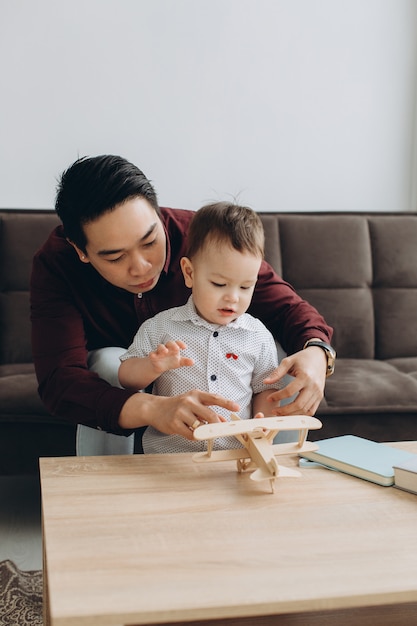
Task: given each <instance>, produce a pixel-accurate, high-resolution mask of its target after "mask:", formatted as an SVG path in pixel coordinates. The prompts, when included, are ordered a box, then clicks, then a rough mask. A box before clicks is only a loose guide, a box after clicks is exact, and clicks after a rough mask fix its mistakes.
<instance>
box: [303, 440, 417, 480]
mask: <svg viewBox="0 0 417 626" xmlns="http://www.w3.org/2000/svg"><path fill="white" fill-rule="evenodd" d="M315 443H317V445H318V446H319V449H318V450H316V451H314V452H305V453H304V452H303V453H300V456H301V457H303V458H305V459H309V460H310V461H316V462H318V463H321V464H322V465H325V466H327V467H330V468H332V469H337V470H339V471H341V472H345V473H346V474H351V475H352V476H357V477H358V478H363V479H364V480H369V481H371V482H374V483H377V484H378V485H382V486H384V487H389V486H391V485H393V484H394V480H395V475H394V465H399V464H400V463H404V462H406V461H408V460H411V459H412V458H414V459H417V455H416V454H413V453H412V452H407V451H405V450H400V449H398V448H393V447H391V446H389V445H387V444H385V443H377V442H375V441H371V440H369V439H364V438H362V437H356V436H355V435H343V436H341V437H332V438H330V439H322V440H321V441H316V442H315Z"/></svg>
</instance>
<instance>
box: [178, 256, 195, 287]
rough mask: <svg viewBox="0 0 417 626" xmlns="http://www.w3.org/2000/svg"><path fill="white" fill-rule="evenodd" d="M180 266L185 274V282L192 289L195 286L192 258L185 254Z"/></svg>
mask: <svg viewBox="0 0 417 626" xmlns="http://www.w3.org/2000/svg"><path fill="white" fill-rule="evenodd" d="M180 266H181V270H182V274H183V276H184V282H185V284H186V286H187V287H190V289H191V288H192V286H193V273H194V269H193V264H192V263H191V260H190V259H189V258H188V257H186V256H183V257H182V259H181V261H180Z"/></svg>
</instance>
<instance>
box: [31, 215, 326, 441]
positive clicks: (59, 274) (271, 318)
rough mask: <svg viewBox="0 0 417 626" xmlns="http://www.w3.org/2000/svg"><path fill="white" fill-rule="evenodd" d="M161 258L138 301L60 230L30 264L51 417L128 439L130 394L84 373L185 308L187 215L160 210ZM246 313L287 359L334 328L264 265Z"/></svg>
mask: <svg viewBox="0 0 417 626" xmlns="http://www.w3.org/2000/svg"><path fill="white" fill-rule="evenodd" d="M161 211H162V220H163V223H164V227H165V230H166V234H167V259H166V264H165V267H164V270H163V272H162V274H161V276H160V279H159V281H158V284H157V285H156V287H155V288H154V289H152V290H151V291H149V292H148V293H144V294H143V297H142V298H140V299H139V298H138V297H137V296H135V295H134V294H131V293H129V292H127V291H124V290H123V289H120V288H118V287H114V286H113V285H111V284H110V283H108V282H107V281H106V280H104V278H102V277H101V276H100V275H99V274H98V273H97V272H96V270H95V269H94V268H93V267H92V266H91V265H90V264H85V263H80V261H79V259H78V256H77V254H76V253H75V251H74V249H73V247H72V246H71V245H70V244H68V242H67V241H66V239H65V236H64V233H63V230H62V227H61V226H58V227H57V228H56V229H55V230H54V231H53V232H52V233H51V235H50V236H49V238H48V239H47V241H46V242H45V244H44V245H43V246H42V248H41V249H40V250H39V251H38V252H37V253H36V255H35V257H34V259H33V267H32V276H31V285H30V290H31V320H32V349H33V359H34V363H35V369H36V375H37V378H38V383H39V394H40V397H41V398H42V401H43V402H44V404H45V405H46V407H47V408H48V410H49V411H50V412H51V413H52V414H53V415H57V416H60V417H62V418H65V419H67V420H70V421H72V422H74V423H81V424H86V425H87V426H92V427H100V428H102V429H103V430H107V431H109V432H114V433H118V434H126V435H128V434H130V432H132V431H127V430H123V429H121V428H120V427H119V426H118V419H119V414H120V410H121V408H122V406H123V404H124V403H125V402H126V400H127V399H128V398H129V397H130V396H131V395H132V394H133V393H134V392H133V391H128V390H125V389H118V388H115V387H112V386H110V385H109V384H108V383H106V382H105V381H104V380H102V379H100V378H99V377H98V376H97V374H95V373H93V372H90V371H89V370H88V368H87V353H88V351H89V350H94V349H97V348H103V347H106V346H120V347H123V348H127V347H128V346H129V345H130V343H131V342H132V339H133V336H134V334H135V332H136V330H137V328H138V326H139V325H140V324H141V323H142V322H143V321H144V320H146V319H148V318H149V317H151V316H153V315H155V313H158V312H159V311H161V310H164V309H167V308H170V307H174V306H179V305H181V304H184V303H185V302H186V301H187V299H188V297H189V295H190V290H189V289H188V288H187V287H186V286H185V284H184V279H183V276H182V272H181V270H180V258H181V257H182V256H184V255H185V249H186V233H187V231H188V226H189V223H190V219H191V218H192V215H193V213H192V212H191V211H185V210H181V209H166V208H163V209H161ZM248 312H249V313H251V314H252V315H253V316H255V317H258V318H259V319H261V320H262V321H263V322H264V324H265V325H266V326H267V327H268V328H269V330H270V331H271V332H272V334H273V335H274V337H276V338H277V339H278V340H279V342H280V343H281V345H282V346H283V348H284V350H286V351H287V352H288V353H293V352H296V351H297V350H300V349H301V348H302V346H303V345H304V343H305V342H306V341H307V339H309V338H311V337H320V338H322V339H324V340H325V341H330V339H331V336H332V329H331V328H330V327H329V326H328V325H327V324H326V322H325V321H324V319H323V318H322V317H321V316H320V315H319V313H318V312H317V311H316V309H314V308H313V307H312V306H311V305H309V304H308V303H307V302H305V301H303V300H302V299H301V298H300V297H299V296H298V295H297V294H296V293H295V291H294V289H293V288H292V287H291V286H290V285H289V284H288V283H286V282H284V281H283V280H282V279H281V278H279V277H278V276H277V274H276V273H275V272H274V271H273V269H272V268H271V267H270V266H269V265H268V264H267V263H262V267H261V270H260V274H259V279H258V282H257V285H256V288H255V292H254V296H253V300H252V304H251V306H250V308H249V311H248Z"/></svg>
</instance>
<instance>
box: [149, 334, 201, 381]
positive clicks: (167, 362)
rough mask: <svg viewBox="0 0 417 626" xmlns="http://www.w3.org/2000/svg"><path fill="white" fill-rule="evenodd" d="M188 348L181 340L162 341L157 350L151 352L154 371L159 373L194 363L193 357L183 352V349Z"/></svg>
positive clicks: (150, 356) (150, 357)
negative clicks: (164, 342)
mask: <svg viewBox="0 0 417 626" xmlns="http://www.w3.org/2000/svg"><path fill="white" fill-rule="evenodd" d="M186 348H187V346H186V344H185V343H184V342H183V341H181V340H178V341H168V342H167V343H166V344H163V343H160V344H159V346H158V347H157V349H156V350H154V351H153V352H150V353H149V359H150V362H151V364H152V367H153V369H154V371H155V372H156V373H157V374H158V375H159V374H162V372H167V371H168V370H174V369H177V368H178V367H184V366H190V365H194V361H193V359H190V358H189V357H186V356H182V354H181V350H185V349H186Z"/></svg>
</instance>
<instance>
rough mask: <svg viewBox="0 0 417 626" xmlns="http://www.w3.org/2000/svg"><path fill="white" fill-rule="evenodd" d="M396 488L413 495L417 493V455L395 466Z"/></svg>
mask: <svg viewBox="0 0 417 626" xmlns="http://www.w3.org/2000/svg"><path fill="white" fill-rule="evenodd" d="M394 480H395V486H396V487H399V488H400V489H405V491H411V493H417V455H415V456H414V457H411V459H408V461H404V462H403V463H398V464H397V465H394Z"/></svg>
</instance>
